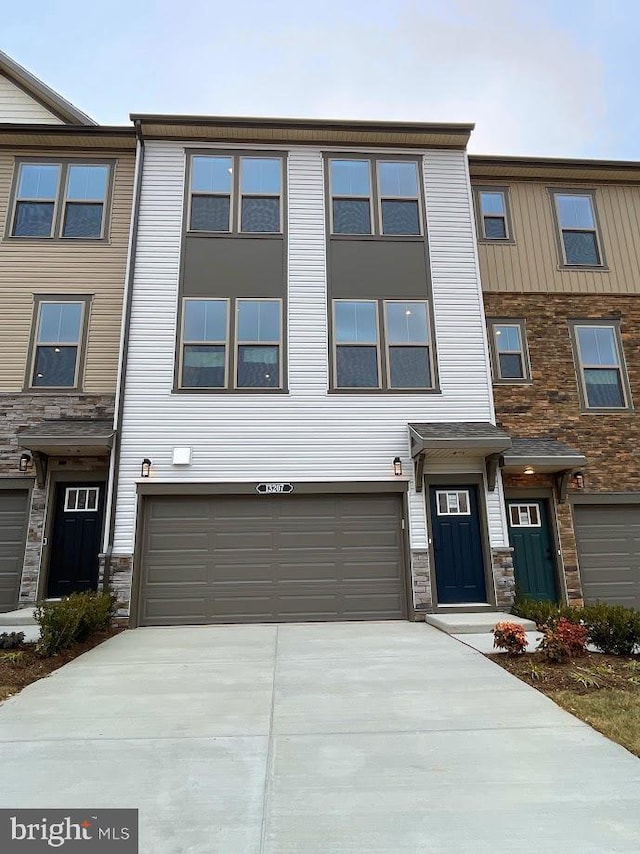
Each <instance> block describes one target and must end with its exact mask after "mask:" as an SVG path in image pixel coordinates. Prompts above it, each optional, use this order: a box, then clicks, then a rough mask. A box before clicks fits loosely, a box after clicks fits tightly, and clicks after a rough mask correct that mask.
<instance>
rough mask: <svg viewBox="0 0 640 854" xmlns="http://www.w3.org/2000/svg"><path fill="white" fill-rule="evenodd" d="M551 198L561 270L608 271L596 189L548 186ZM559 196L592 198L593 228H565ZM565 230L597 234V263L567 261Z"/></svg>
mask: <svg viewBox="0 0 640 854" xmlns="http://www.w3.org/2000/svg"><path fill="white" fill-rule="evenodd" d="M547 191H548V193H549V200H550V202H551V213H552V216H553V224H554V229H555V235H556V247H557V250H558V267H559V268H560V269H561V270H597V271H603V270H604V271H607V270H608V269H609V268H608V266H607V261H606V258H605V253H604V246H603V240H602V227H601V225H600V218H599V216H598V205H597V204H596V196H597V193H596V190H595V189H591V188H585V187H559V186H558V187H556V186H553V187H547ZM558 196H587V197H588V198H589V199H590V200H591V212H592V214H593V222H594V228H593V229H571V228H567V229H563V228H562V226H561V225H560V216H559V214H558V201H557V197H558ZM564 231H584V232H586V233H593V234H594V235H595V243H596V252H597V253H598V263H597V264H571V263H569V262H568V261H567V256H566V250H565V246H564V236H563V233H564Z"/></svg>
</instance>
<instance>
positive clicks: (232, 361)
mask: <svg viewBox="0 0 640 854" xmlns="http://www.w3.org/2000/svg"><path fill="white" fill-rule="evenodd" d="M207 300H209V301H212V302H223V301H224V302H226V303H227V338H226V341H225V345H224V346H225V384H224V386H185V385H183V384H182V369H183V362H184V348H185V344H187V343H189V342H185V339H184V317H185V311H184V306H185V303H186V302H187V301H193V302H205V301H207ZM240 302H275V303H278V306H279V317H280V340H279V342H278V343H277V345H276V344H271V343H265V344H264V346H277V347H278V371H279V383H278V385H277V386H258V387H255V386H238V348H239V347H240V346H247V345H245V344H244V342H239V339H238V303H240ZM285 311H286V307H285V301H284V299H283V298H282V297H262V296H260V297H234V296H230V297H218V296H215V297H205V296H186V295H185V294H182V293H181V294H180V305H179V312H178V324H177V328H178V344H177V349H176V359H175V372H174V388H173V391H174V392H175V393H180V394H212V395H216V394H282V393H283V392H284V393H286V392H287V384H286V377H285V365H286V361H285V341H286V336H285V328H286V327H285V323H286V314H285ZM192 343H193V342H192ZM200 343H202V344H203V345H206V343H207V342H200ZM248 346H252V345H248ZM254 346H261V345H260V344H255V345H254Z"/></svg>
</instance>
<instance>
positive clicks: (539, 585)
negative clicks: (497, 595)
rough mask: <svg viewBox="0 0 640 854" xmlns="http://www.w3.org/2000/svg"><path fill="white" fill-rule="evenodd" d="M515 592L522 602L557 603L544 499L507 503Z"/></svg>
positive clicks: (554, 568)
mask: <svg viewBox="0 0 640 854" xmlns="http://www.w3.org/2000/svg"><path fill="white" fill-rule="evenodd" d="M507 519H508V520H509V541H510V543H511V545H512V546H513V550H514V553H513V563H514V568H515V576H516V591H517V594H518V596H519V597H521V598H523V599H546V600H550V601H552V602H555V601H557V598H558V593H557V590H556V565H555V560H554V556H553V546H552V543H551V534H550V531H549V520H548V517H547V507H546V502H545V501H544V499H528V500H523V501H515V500H510V501H507Z"/></svg>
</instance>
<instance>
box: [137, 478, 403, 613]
mask: <svg viewBox="0 0 640 854" xmlns="http://www.w3.org/2000/svg"><path fill="white" fill-rule="evenodd" d="M401 506H402V504H401V498H400V496H399V495H398V494H395V495H394V494H392V495H379V494H373V495H372V494H363V495H351V494H350V495H320V496H318V495H313V496H311V495H308V496H307V495H299V496H295V495H289V496H287V495H277V496H215V497H213V496H198V497H188V496H180V497H178V496H170V497H169V496H166V497H165V496H162V497H153V498H148V499H147V500H146V501H145V511H144V512H145V519H144V534H143V556H142V578H141V590H140V607H139V621H140V624H141V625H175V624H190V623H229V622H238V623H253V622H273V621H303V620H369V619H370V620H381V619H398V618H402V617H403V616H404V615H405V594H404V582H403V560H402V534H401Z"/></svg>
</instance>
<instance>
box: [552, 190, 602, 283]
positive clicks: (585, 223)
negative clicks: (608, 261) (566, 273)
mask: <svg viewBox="0 0 640 854" xmlns="http://www.w3.org/2000/svg"><path fill="white" fill-rule="evenodd" d="M553 199H554V202H555V207H556V216H557V221H558V229H559V237H560V248H561V250H562V260H563V263H564V264H566V265H567V266H571V267H575V266H578V267H599V266H601V265H602V252H601V250H600V240H599V236H598V228H597V224H596V216H595V210H594V199H593V194H592V193H590V192H583V193H571V192H560V191H558V192H555V191H554V192H553Z"/></svg>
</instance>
